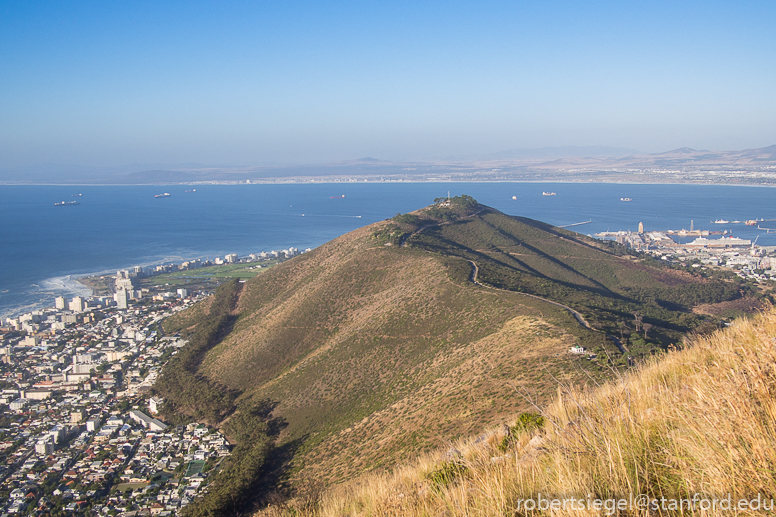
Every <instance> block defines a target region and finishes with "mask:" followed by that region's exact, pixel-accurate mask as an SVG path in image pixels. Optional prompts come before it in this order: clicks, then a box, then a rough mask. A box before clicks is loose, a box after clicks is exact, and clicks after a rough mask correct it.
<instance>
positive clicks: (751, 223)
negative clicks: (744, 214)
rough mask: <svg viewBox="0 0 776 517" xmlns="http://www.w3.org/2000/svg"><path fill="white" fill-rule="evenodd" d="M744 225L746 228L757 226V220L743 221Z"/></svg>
mask: <svg viewBox="0 0 776 517" xmlns="http://www.w3.org/2000/svg"><path fill="white" fill-rule="evenodd" d="M744 224H745V225H747V226H755V225H756V224H757V219H749V220H748V221H744Z"/></svg>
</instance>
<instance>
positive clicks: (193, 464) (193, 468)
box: [183, 460, 205, 478]
mask: <svg viewBox="0 0 776 517" xmlns="http://www.w3.org/2000/svg"><path fill="white" fill-rule="evenodd" d="M204 468H205V462H204V461H202V460H192V461H190V462H189V466H188V467H186V474H184V475H183V477H186V478H189V477H191V476H195V475H197V474H199V473H200V472H202V469H204Z"/></svg>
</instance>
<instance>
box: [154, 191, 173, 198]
mask: <svg viewBox="0 0 776 517" xmlns="http://www.w3.org/2000/svg"><path fill="white" fill-rule="evenodd" d="M154 197H170V194H169V193H167V192H165V193H164V194H157V195H155V196H154Z"/></svg>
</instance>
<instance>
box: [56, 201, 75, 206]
mask: <svg viewBox="0 0 776 517" xmlns="http://www.w3.org/2000/svg"><path fill="white" fill-rule="evenodd" d="M80 204H81V203H79V202H78V201H60V202H59V203H54V206H70V205H80Z"/></svg>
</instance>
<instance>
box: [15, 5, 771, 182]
mask: <svg viewBox="0 0 776 517" xmlns="http://www.w3.org/2000/svg"><path fill="white" fill-rule="evenodd" d="M774 22H776V2H773V1H770V0H764V1H759V2H714V1H706V2H677V1H671V2H654V1H653V2H621V1H620V2H583V1H569V2H559V1H546V2H539V1H535V2H520V1H513V2H482V1H478V2H416V1H412V2H409V1H398V2H385V1H384V2H351V3H347V2H336V3H334V2H331V3H325V2H298V1H285V2H271V1H268V2H211V3H206V2H194V1H189V2H172V1H170V2H142V1H133V2H86V1H84V2H44V1H41V2H27V1H8V0H3V1H2V2H0V168H2V167H24V166H30V165H35V164H40V163H67V164H78V165H90V166H111V165H122V164H129V163H136V162H139V163H169V164H176V163H183V162H196V163H202V164H213V165H260V164H273V163H309V162H326V161H333V160H344V159H352V158H358V157H362V156H375V157H378V158H384V159H395V160H404V159H438V158H445V157H466V156H474V155H480V154H486V153H493V152H497V151H502V150H505V149H511V148H533V147H544V146H566V145H580V146H586V145H606V146H617V147H628V148H635V149H639V150H643V151H647V152H659V151H664V150H668V149H672V148H676V147H681V146H690V147H695V148H706V149H715V150H727V149H740V148H751V147H762V146H766V145H771V144H774V143H776V123H774V121H775V120H776V31H774V30H773V27H774V26H775V24H774Z"/></svg>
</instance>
